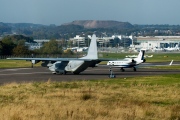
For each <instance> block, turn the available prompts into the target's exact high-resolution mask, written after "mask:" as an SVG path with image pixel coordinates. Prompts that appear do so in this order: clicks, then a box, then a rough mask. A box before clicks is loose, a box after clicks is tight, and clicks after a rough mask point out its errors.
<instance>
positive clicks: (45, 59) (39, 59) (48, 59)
mask: <svg viewBox="0 0 180 120" xmlns="http://www.w3.org/2000/svg"><path fill="white" fill-rule="evenodd" d="M7 59H9V60H27V61H28V60H29V61H30V60H37V61H70V60H77V61H91V60H93V59H80V58H7Z"/></svg>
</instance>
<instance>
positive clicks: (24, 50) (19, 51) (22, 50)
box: [13, 45, 30, 55]
mask: <svg viewBox="0 0 180 120" xmlns="http://www.w3.org/2000/svg"><path fill="white" fill-rule="evenodd" d="M29 53H30V51H29V50H28V47H27V46H24V45H17V46H16V47H15V48H14V49H13V55H27V54H29Z"/></svg>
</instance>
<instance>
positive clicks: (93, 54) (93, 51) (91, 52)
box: [83, 34, 98, 59]
mask: <svg viewBox="0 0 180 120" xmlns="http://www.w3.org/2000/svg"><path fill="white" fill-rule="evenodd" d="M83 59H98V52H97V41H96V35H95V34H93V35H92V38H91V43H90V45H89V48H88V53H87V56H85V57H83Z"/></svg>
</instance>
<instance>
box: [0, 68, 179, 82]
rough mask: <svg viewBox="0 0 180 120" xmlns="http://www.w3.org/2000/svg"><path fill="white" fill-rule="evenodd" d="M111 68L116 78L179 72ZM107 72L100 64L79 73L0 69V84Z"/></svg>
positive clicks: (99, 76) (102, 75) (93, 77)
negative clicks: (57, 73)
mask: <svg viewBox="0 0 180 120" xmlns="http://www.w3.org/2000/svg"><path fill="white" fill-rule="evenodd" d="M112 70H113V72H114V74H115V75H116V77H117V78H126V77H133V76H149V75H160V74H174V73H180V70H158V69H145V68H138V69H137V71H136V72H134V71H133V70H132V69H131V68H128V69H125V72H121V71H120V70H119V69H117V68H113V69H112ZM109 74H110V72H109V67H101V66H99V67H95V68H88V69H86V70H85V71H84V72H82V73H80V74H79V75H74V74H72V73H67V74H66V75H56V74H52V73H51V72H50V71H49V70H48V69H47V68H44V67H35V68H15V69H0V84H4V83H12V82H16V83H23V82H41V81H48V80H51V81H73V80H98V79H107V78H108V75H109Z"/></svg>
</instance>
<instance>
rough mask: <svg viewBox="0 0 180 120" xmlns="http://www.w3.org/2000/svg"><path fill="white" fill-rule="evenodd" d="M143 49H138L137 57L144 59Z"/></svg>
mask: <svg viewBox="0 0 180 120" xmlns="http://www.w3.org/2000/svg"><path fill="white" fill-rule="evenodd" d="M144 54H145V50H140V52H139V54H138V57H137V59H139V60H144Z"/></svg>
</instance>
